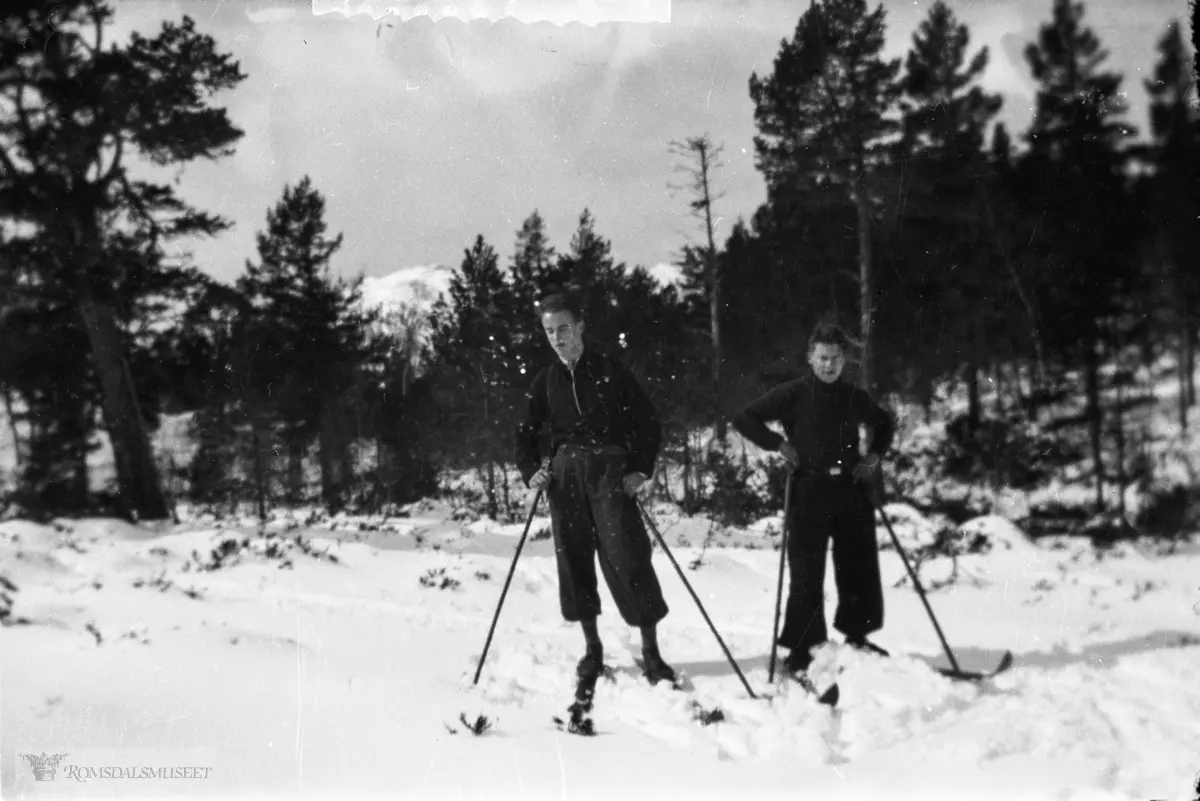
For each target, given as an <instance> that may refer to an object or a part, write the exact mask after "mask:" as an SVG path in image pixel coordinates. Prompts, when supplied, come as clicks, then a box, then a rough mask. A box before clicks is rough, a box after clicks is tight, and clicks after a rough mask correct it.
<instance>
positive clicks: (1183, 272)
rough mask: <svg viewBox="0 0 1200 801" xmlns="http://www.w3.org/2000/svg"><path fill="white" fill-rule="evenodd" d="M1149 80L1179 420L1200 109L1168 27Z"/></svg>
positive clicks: (1187, 353) (1196, 280) (1199, 211)
mask: <svg viewBox="0 0 1200 801" xmlns="http://www.w3.org/2000/svg"><path fill="white" fill-rule="evenodd" d="M1158 51H1159V59H1158V63H1157V64H1156V65H1155V67H1154V77H1153V78H1152V79H1147V80H1146V81H1145V87H1146V92H1147V93H1148V94H1149V96H1150V133H1151V136H1152V143H1151V152H1150V158H1151V160H1152V162H1153V164H1154V166H1155V172H1154V176H1153V178H1152V179H1151V185H1152V192H1153V198H1154V199H1153V201H1152V203H1153V208H1154V218H1155V220H1156V221H1157V223H1158V227H1159V232H1160V237H1161V239H1162V242H1163V246H1164V249H1165V250H1166V253H1167V258H1168V260H1169V262H1170V265H1171V269H1170V272H1169V274H1168V281H1167V285H1168V286H1169V287H1170V298H1169V300H1170V301H1171V302H1170V303H1169V304H1168V305H1169V306H1172V307H1173V310H1174V312H1175V315H1174V316H1175V336H1176V338H1177V341H1178V351H1177V353H1178V359H1177V361H1178V369H1179V420H1180V424H1181V425H1182V426H1183V427H1184V428H1186V427H1187V412H1188V408H1189V406H1191V405H1194V404H1195V402H1196V390H1195V385H1194V382H1193V380H1192V377H1193V374H1194V373H1195V350H1196V344H1195V336H1196V328H1195V316H1196V313H1197V308H1198V307H1200V275H1198V274H1197V271H1196V268H1195V263H1196V260H1195V254H1196V253H1197V251H1198V250H1200V224H1198V223H1197V220H1198V219H1200V106H1197V105H1196V104H1195V103H1194V102H1193V100H1194V99H1193V97H1192V93H1193V92H1194V91H1195V82H1194V80H1193V78H1192V75H1191V74H1190V73H1189V69H1188V58H1187V48H1186V47H1185V45H1184V41H1183V35H1182V33H1181V32H1180V30H1179V26H1178V25H1177V24H1175V23H1172V24H1171V25H1170V26H1169V27H1168V28H1167V31H1166V32H1165V33H1164V34H1163V37H1162V39H1161V40H1160V41H1159V44H1158Z"/></svg>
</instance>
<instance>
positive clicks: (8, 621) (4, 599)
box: [0, 576, 28, 626]
mask: <svg viewBox="0 0 1200 801" xmlns="http://www.w3.org/2000/svg"><path fill="white" fill-rule="evenodd" d="M16 594H17V585H16V584H13V583H12V582H11V581H9V580H8V579H7V578H6V577H4V576H0V625H3V626H12V625H15V624H17V623H26V622H28V621H26V620H25V619H24V618H14V617H13V616H12V610H13V605H14V604H15V601H14V600H13V599H14V596H16Z"/></svg>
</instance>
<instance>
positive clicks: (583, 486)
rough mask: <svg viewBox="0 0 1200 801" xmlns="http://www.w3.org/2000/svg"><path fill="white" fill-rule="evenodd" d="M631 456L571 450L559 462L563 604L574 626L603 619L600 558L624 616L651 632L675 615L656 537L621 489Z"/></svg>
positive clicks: (556, 516)
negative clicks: (655, 553)
mask: <svg viewBox="0 0 1200 801" xmlns="http://www.w3.org/2000/svg"><path fill="white" fill-rule="evenodd" d="M626 458H627V457H626V456H625V453H624V452H623V451H621V450H620V449H616V448H609V449H588V448H582V447H578V446H572V445H565V446H563V447H562V448H561V449H560V450H559V452H558V454H557V455H556V456H555V457H554V462H553V466H552V468H551V469H552V473H553V480H552V481H551V483H550V486H549V487H548V488H547V490H546V494H547V497H548V498H549V501H550V519H551V525H552V529H553V532H554V547H555V553H556V556H557V560H558V586H559V600H560V602H561V605H562V614H563V617H564V618H565V619H566V620H569V621H578V620H583V619H590V618H594V617H596V616H597V615H599V614H600V595H599V593H598V585H597V582H596V559H597V556H598V557H599V561H600V569H601V571H602V572H603V573H604V579H605V581H606V582H607V584H608V588H609V591H610V592H611V593H612V597H613V600H614V601H615V602H616V605H617V610H618V611H619V612H620V614H621V617H622V618H623V619H624V620H625V622H626V623H628V624H629V625H630V626H639V627H640V626H651V625H654V624H656V623H658V622H659V621H660V620H662V619H663V618H664V617H666V615H667V611H668V610H667V604H666V601H664V600H663V595H662V588H661V586H660V585H659V582H658V577H657V575H656V574H655V572H654V566H653V564H652V563H651V561H650V557H651V553H652V551H651V547H650V538H649V536H648V535H647V533H646V529H645V524H644V523H643V521H642V518H641V514H640V511H639V509H638V507H637V503H636V501H635V500H634V499H633V498H631V497H630V496H629V495H627V494H626V493H625V492H624V490H623V489H622V487H621V478H622V476H623V475H624V473H625V469H626Z"/></svg>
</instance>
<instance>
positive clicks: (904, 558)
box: [864, 488, 962, 673]
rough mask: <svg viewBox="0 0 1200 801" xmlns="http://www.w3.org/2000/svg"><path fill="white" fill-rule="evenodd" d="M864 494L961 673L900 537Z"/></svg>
mask: <svg viewBox="0 0 1200 801" xmlns="http://www.w3.org/2000/svg"><path fill="white" fill-rule="evenodd" d="M864 489H866V488H864ZM866 495H867V499H868V500H869V501H870V502H871V507H872V508H873V509H874V510H875V511H877V512H879V516H880V517H882V518H883V524H884V525H885V526H886V527H887V530H888V534H890V535H891V537H892V543H893V544H894V545H895V546H896V553H898V554H900V560H901V561H902V562H904V568H905V569H906V570H907V571H908V577H909V578H911V579H912V583H913V587H915V588H916V590H917V595H919V596H921V603H923V604H925V611H926V612H928V613H929V619H930V620H932V621H933V628H934V630H935V631H936V632H937V636H938V639H939V640H941V641H942V648H943V649H945V651H946V657H947V658H948V659H949V660H950V666H951V667H953V668H954V672H955V673H962V670H961V668H959V666H958V661H957V660H956V659H955V658H954V652H953V651H951V650H950V645H949V643H947V642H946V637H945V635H944V634H942V627H941V626H939V625H938V622H937V617H936V616H934V614H933V607H931V606H930V605H929V599H928V598H926V597H925V588H924V587H922V586H921V581H920V579H918V578H917V573H916V571H915V570H913V569H912V565H910V564H909V563H908V556H906V555H905V553H904V548H903V547H902V546H901V545H900V538H899V537H897V536H896V532H895V530H894V529H893V528H892V523H891V521H890V520H888V516H887V515H886V514H884V511H883V507H881V506H880V505H879V504H878V503H876V502H875V498H874V496H873V495H872V494H871V493H870V491H869V490H867V492H866Z"/></svg>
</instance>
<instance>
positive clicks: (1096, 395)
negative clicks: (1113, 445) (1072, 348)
mask: <svg viewBox="0 0 1200 801" xmlns="http://www.w3.org/2000/svg"><path fill="white" fill-rule="evenodd" d="M1096 345H1097V343H1096V339H1095V337H1089V338H1088V342H1087V344H1086V345H1085V348H1084V350H1085V353H1084V360H1085V365H1084V372H1085V374H1086V375H1085V384H1086V392H1087V409H1086V412H1085V414H1086V416H1087V421H1088V432H1089V434H1090V438H1091V444H1092V462H1093V463H1094V464H1095V467H1096V511H1097V512H1101V511H1103V510H1104V443H1103V438H1102V437H1103V423H1104V417H1103V412H1102V410H1101V408H1100V358H1099V355H1098V354H1097V353H1096Z"/></svg>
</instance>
